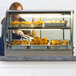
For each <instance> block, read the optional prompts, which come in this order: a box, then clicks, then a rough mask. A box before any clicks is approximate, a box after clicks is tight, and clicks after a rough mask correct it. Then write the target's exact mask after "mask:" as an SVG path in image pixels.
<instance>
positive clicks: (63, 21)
mask: <svg viewBox="0 0 76 76" xmlns="http://www.w3.org/2000/svg"><path fill="white" fill-rule="evenodd" d="M44 23H67V21H66V20H58V21H55V20H51V21H45V22H44Z"/></svg>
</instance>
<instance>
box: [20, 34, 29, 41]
mask: <svg viewBox="0 0 76 76" xmlns="http://www.w3.org/2000/svg"><path fill="white" fill-rule="evenodd" d="M21 40H28V41H30V36H28V35H24V36H21Z"/></svg>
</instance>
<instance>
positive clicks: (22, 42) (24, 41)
mask: <svg viewBox="0 0 76 76" xmlns="http://www.w3.org/2000/svg"><path fill="white" fill-rule="evenodd" d="M28 43H29V41H27V40H23V41H21V45H27V44H28Z"/></svg>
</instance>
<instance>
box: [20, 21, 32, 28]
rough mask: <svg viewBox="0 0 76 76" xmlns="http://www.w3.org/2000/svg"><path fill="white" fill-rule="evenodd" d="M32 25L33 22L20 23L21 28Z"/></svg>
mask: <svg viewBox="0 0 76 76" xmlns="http://www.w3.org/2000/svg"><path fill="white" fill-rule="evenodd" d="M31 24H32V22H26V21H22V22H20V25H19V27H30V26H31Z"/></svg>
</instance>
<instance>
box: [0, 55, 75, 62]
mask: <svg viewBox="0 0 76 76" xmlns="http://www.w3.org/2000/svg"><path fill="white" fill-rule="evenodd" d="M0 61H76V56H0Z"/></svg>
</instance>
